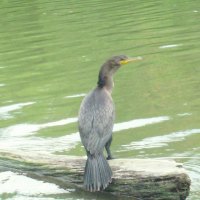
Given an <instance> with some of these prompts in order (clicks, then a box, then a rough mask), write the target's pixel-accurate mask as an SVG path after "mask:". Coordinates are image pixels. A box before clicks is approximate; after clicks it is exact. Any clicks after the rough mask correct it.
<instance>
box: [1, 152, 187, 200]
mask: <svg viewBox="0 0 200 200" xmlns="http://www.w3.org/2000/svg"><path fill="white" fill-rule="evenodd" d="M0 159H10V160H12V161H15V162H21V163H23V165H22V164H21V165H19V169H20V170H21V171H25V172H27V173H28V175H30V176H37V177H42V178H43V179H45V177H46V178H48V180H49V179H50V180H52V182H56V183H57V184H60V185H62V186H63V185H65V187H75V188H78V189H80V190H83V186H82V185H83V172H84V166H85V160H86V158H85V157H74V156H63V155H62V156H61V155H30V154H25V153H24V152H16V154H15V155H13V154H9V153H8V152H4V153H2V152H1V153H0ZM24 163H25V164H24ZM109 164H110V166H111V168H112V170H113V181H112V183H111V184H110V185H109V187H108V188H107V189H106V190H105V191H103V192H101V193H105V194H111V195H114V196H115V197H116V199H133V200H135V199H142V200H185V199H186V197H187V196H188V195H189V190H190V183H191V182H190V178H189V176H188V175H187V172H186V170H185V169H184V168H183V166H182V164H180V163H177V162H175V161H172V160H160V159H114V160H110V161H109Z"/></svg>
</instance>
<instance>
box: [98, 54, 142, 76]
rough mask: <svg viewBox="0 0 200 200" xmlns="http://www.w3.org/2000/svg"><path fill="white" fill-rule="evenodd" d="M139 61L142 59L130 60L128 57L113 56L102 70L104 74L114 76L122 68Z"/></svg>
mask: <svg viewBox="0 0 200 200" xmlns="http://www.w3.org/2000/svg"><path fill="white" fill-rule="evenodd" d="M139 60H142V57H134V58H130V57H128V56H126V55H119V56H113V57H112V58H110V59H108V60H107V61H106V62H105V63H104V64H103V66H102V68H103V71H104V73H107V74H110V75H113V74H114V73H115V72H116V71H117V70H118V69H119V68H120V67H121V66H123V65H125V64H128V63H130V62H135V61H139Z"/></svg>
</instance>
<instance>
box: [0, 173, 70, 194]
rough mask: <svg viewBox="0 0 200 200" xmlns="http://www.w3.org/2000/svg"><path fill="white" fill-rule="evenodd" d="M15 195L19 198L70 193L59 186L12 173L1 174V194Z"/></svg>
mask: <svg viewBox="0 0 200 200" xmlns="http://www.w3.org/2000/svg"><path fill="white" fill-rule="evenodd" d="M5 193H7V194H15V193H17V194H18V195H19V196H24V198H26V196H38V195H40V196H41V195H49V194H62V193H69V191H67V190H64V189H61V188H59V187H58V186H57V185H54V184H51V183H45V182H43V181H39V180H35V179H32V178H29V177H27V176H26V175H25V174H24V175H23V174H18V173H14V172H11V171H6V172H1V173H0V194H1V195H2V194H5Z"/></svg>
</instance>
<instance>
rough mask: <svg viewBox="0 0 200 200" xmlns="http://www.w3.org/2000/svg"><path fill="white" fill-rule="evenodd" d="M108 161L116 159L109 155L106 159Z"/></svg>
mask: <svg viewBox="0 0 200 200" xmlns="http://www.w3.org/2000/svg"><path fill="white" fill-rule="evenodd" d="M106 159H107V160H112V159H114V158H113V157H112V156H111V155H108V157H107V158H106Z"/></svg>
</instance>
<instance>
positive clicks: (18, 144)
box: [0, 116, 169, 154]
mask: <svg viewBox="0 0 200 200" xmlns="http://www.w3.org/2000/svg"><path fill="white" fill-rule="evenodd" d="M166 120H169V117H163V116H162V117H154V118H149V119H136V120H131V121H128V122H122V123H116V124H115V125H114V128H113V131H114V132H118V131H122V130H126V129H131V128H137V127H142V126H146V125H149V124H156V123H161V122H163V121H166ZM74 122H77V118H68V119H63V120H59V121H56V122H49V123H45V124H38V125H36V124H18V125H14V126H10V127H6V128H2V129H0V139H1V140H0V150H1V151H4V152H5V151H8V152H10V151H11V152H12V151H13V152H16V151H20V150H21V151H26V153H27V152H30V153H32V154H35V153H41V152H43V153H45V154H48V153H56V152H63V151H66V150H70V149H71V148H74V147H75V146H76V145H77V144H78V142H80V137H79V133H78V132H77V133H71V134H68V135H66V136H62V137H56V138H41V137H37V136H32V135H36V134H37V133H38V131H40V130H41V129H45V128H49V127H54V126H63V125H67V124H71V123H74ZM27 136H32V137H27Z"/></svg>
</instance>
